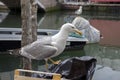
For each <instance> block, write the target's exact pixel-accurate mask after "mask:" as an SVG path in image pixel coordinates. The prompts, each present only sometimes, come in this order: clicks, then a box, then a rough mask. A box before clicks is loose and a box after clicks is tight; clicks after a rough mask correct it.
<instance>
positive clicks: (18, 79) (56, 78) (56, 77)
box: [14, 69, 61, 80]
mask: <svg viewBox="0 0 120 80" xmlns="http://www.w3.org/2000/svg"><path fill="white" fill-rule="evenodd" d="M20 72H29V73H36V74H45V75H53V78H52V79H43V78H35V77H29V76H22V75H20ZM14 80H61V75H60V74H57V73H50V72H41V71H32V70H24V69H17V70H15V73H14Z"/></svg>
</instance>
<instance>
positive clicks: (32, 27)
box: [21, 0, 37, 70]
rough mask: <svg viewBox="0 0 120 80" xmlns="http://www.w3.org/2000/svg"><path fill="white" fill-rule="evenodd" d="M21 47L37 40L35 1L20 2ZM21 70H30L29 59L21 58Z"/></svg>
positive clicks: (24, 0)
mask: <svg viewBox="0 0 120 80" xmlns="http://www.w3.org/2000/svg"><path fill="white" fill-rule="evenodd" d="M21 19H22V26H21V27H22V41H21V45H22V47H23V46H25V45H27V44H30V43H32V42H33V41H35V40H36V39H37V1H36V0H21ZM23 69H29V70H30V69H32V62H31V60H30V59H27V58H23Z"/></svg>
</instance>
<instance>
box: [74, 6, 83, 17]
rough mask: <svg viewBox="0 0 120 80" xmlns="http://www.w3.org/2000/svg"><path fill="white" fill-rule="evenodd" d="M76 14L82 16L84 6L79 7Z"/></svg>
mask: <svg viewBox="0 0 120 80" xmlns="http://www.w3.org/2000/svg"><path fill="white" fill-rule="evenodd" d="M75 14H77V15H80V14H82V6H80V7H79V9H78V10H77V11H75Z"/></svg>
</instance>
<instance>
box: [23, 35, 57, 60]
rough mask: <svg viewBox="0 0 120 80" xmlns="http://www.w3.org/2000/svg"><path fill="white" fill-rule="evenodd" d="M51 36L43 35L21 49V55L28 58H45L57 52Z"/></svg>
mask: <svg viewBox="0 0 120 80" xmlns="http://www.w3.org/2000/svg"><path fill="white" fill-rule="evenodd" d="M51 43H52V39H51V37H45V38H42V39H39V40H37V41H35V42H33V43H31V44H29V45H27V46H25V47H23V48H22V49H21V55H23V56H25V57H27V58H30V59H37V60H41V59H45V58H49V57H50V56H52V55H54V54H55V53H56V52H57V48H56V47H54V46H53V45H52V44H51Z"/></svg>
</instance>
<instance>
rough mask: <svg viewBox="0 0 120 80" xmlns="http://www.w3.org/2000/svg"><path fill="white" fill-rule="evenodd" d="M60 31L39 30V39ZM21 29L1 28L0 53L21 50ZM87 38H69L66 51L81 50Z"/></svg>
mask: <svg viewBox="0 0 120 80" xmlns="http://www.w3.org/2000/svg"><path fill="white" fill-rule="evenodd" d="M58 31H59V30H53V29H38V30H37V39H40V38H42V37H45V36H52V35H54V34H56V33H57V32H58ZM21 34H22V29H21V28H0V45H1V46H0V51H6V50H11V49H18V48H21V36H22V35H21ZM87 41H88V40H87V38H85V37H79V38H78V37H75V36H69V37H68V39H67V44H66V50H68V49H77V48H79V49H81V48H83V47H84V45H85V44H86V42H87Z"/></svg>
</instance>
